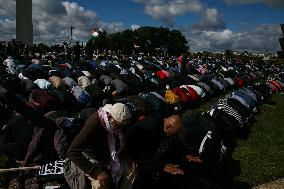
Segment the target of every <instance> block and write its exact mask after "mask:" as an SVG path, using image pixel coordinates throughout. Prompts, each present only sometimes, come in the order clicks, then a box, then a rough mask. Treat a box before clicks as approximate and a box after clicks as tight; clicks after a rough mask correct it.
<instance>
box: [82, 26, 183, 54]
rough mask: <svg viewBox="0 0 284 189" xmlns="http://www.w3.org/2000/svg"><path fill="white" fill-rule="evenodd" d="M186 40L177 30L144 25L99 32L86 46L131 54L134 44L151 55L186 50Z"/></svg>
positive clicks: (179, 52)
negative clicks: (119, 30) (111, 32)
mask: <svg viewBox="0 0 284 189" xmlns="http://www.w3.org/2000/svg"><path fill="white" fill-rule="evenodd" d="M187 43H188V42H187V40H186V38H185V37H184V36H183V35H182V34H181V32H180V31H178V30H169V29H168V28H162V27H160V28H157V27H150V26H144V27H141V28H139V29H137V30H134V31H132V30H129V29H128V30H125V31H122V32H118V33H114V34H110V35H108V34H107V33H106V32H103V33H100V34H99V36H98V37H97V38H95V39H91V40H89V42H88V43H87V47H88V48H91V49H99V50H100V51H102V50H109V49H111V50H115V51H117V50H121V51H122V53H124V54H128V55H130V54H132V53H133V51H134V44H135V45H136V46H139V49H138V51H139V52H143V53H149V54H152V55H155V54H158V53H160V52H164V53H168V54H169V55H179V54H181V53H185V52H186V51H187V50H188V47H187Z"/></svg>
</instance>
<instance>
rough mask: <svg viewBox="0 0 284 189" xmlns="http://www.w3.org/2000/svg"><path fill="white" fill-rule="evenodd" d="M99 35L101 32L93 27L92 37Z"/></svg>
mask: <svg viewBox="0 0 284 189" xmlns="http://www.w3.org/2000/svg"><path fill="white" fill-rule="evenodd" d="M98 36H99V32H97V30H96V28H94V29H93V32H92V37H94V38H96V37H98Z"/></svg>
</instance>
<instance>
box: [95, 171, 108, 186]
mask: <svg viewBox="0 0 284 189" xmlns="http://www.w3.org/2000/svg"><path fill="white" fill-rule="evenodd" d="M96 179H97V180H98V181H99V182H100V184H101V185H102V186H106V185H107V184H108V181H109V175H108V174H107V172H105V171H101V172H100V173H99V174H98V176H97V178H96Z"/></svg>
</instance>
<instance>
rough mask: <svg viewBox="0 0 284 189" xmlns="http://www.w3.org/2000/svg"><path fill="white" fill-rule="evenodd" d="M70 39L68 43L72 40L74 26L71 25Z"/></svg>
mask: <svg viewBox="0 0 284 189" xmlns="http://www.w3.org/2000/svg"><path fill="white" fill-rule="evenodd" d="M70 29H71V39H70V43H71V42H72V40H73V29H74V27H73V26H71V28H70Z"/></svg>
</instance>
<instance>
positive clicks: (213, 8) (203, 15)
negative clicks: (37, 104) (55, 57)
mask: <svg viewBox="0 0 284 189" xmlns="http://www.w3.org/2000/svg"><path fill="white" fill-rule="evenodd" d="M283 18H284V0H68V1H66V0H64V1H62V0H33V25H34V40H35V42H45V43H49V44H53V43H61V42H62V41H66V40H68V37H69V28H70V26H71V25H73V26H75V32H74V38H75V39H76V40H79V41H82V42H86V41H87V40H88V38H89V35H90V31H91V29H92V28H93V27H94V26H95V27H96V28H99V29H102V30H105V31H107V32H108V33H114V32H119V31H122V30H125V29H129V28H132V29H135V28H139V27H141V26H158V27H160V26H163V27H169V28H170V29H179V30H180V31H181V32H182V33H183V34H184V35H185V37H186V38H187V39H188V41H189V47H190V49H191V50H193V51H201V50H209V51H221V50H225V49H232V50H239V51H242V50H249V51H252V52H256V51H257V52H272V53H274V52H276V51H277V50H279V49H280V46H279V43H278V38H279V37H281V35H282V34H281V30H280V27H279V24H280V23H281V22H283V23H284V20H283ZM15 23H16V22H15V0H0V40H9V39H11V38H14V37H15V27H16V24H15Z"/></svg>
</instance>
